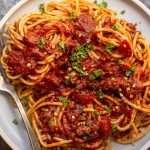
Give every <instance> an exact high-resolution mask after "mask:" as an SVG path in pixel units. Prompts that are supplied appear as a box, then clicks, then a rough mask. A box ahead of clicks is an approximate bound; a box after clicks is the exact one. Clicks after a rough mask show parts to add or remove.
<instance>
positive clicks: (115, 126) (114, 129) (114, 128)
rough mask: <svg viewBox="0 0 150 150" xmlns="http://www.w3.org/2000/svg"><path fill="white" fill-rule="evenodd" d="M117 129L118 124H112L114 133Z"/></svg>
mask: <svg viewBox="0 0 150 150" xmlns="http://www.w3.org/2000/svg"><path fill="white" fill-rule="evenodd" d="M116 130H117V124H115V125H113V126H112V132H113V133H114V132H116Z"/></svg>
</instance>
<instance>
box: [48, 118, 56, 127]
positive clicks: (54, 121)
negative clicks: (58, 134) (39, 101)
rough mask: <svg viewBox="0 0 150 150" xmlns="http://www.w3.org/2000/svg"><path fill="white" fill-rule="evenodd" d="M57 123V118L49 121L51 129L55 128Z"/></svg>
mask: <svg viewBox="0 0 150 150" xmlns="http://www.w3.org/2000/svg"><path fill="white" fill-rule="evenodd" d="M55 123H56V118H55V117H52V118H51V119H50V120H49V127H50V128H53V126H54V124H55Z"/></svg>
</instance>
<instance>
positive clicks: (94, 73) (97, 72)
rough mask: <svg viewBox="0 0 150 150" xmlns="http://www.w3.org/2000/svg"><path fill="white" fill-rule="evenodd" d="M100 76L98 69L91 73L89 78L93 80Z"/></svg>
mask: <svg viewBox="0 0 150 150" xmlns="http://www.w3.org/2000/svg"><path fill="white" fill-rule="evenodd" d="M100 76H101V71H100V70H95V71H94V72H93V74H92V75H90V80H95V79H96V78H98V77H100Z"/></svg>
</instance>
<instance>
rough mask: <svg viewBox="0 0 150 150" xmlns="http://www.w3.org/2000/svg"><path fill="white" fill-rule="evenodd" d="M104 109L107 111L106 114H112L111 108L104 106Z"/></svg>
mask: <svg viewBox="0 0 150 150" xmlns="http://www.w3.org/2000/svg"><path fill="white" fill-rule="evenodd" d="M104 107H105V109H106V111H107V112H108V113H111V112H112V110H111V108H110V107H108V106H107V105H105V106H104Z"/></svg>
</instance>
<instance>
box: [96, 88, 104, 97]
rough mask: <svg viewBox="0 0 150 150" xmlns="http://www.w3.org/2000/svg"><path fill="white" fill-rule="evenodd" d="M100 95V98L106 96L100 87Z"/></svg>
mask: <svg viewBox="0 0 150 150" xmlns="http://www.w3.org/2000/svg"><path fill="white" fill-rule="evenodd" d="M97 94H98V97H99V98H100V99H103V98H104V93H103V91H102V89H99V91H98V93H97Z"/></svg>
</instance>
